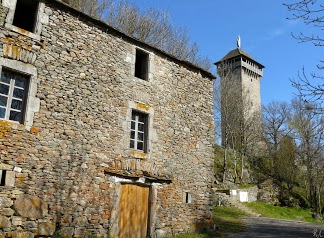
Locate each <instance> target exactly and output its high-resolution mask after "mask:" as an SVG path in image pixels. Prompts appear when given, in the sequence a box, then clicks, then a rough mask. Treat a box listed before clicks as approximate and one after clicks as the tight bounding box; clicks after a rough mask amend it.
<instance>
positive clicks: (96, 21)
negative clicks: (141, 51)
mask: <svg viewBox="0 0 324 238" xmlns="http://www.w3.org/2000/svg"><path fill="white" fill-rule="evenodd" d="M37 1H39V2H41V1H44V0H37ZM45 1H47V2H49V1H48V0H45ZM50 3H54V4H57V5H59V6H60V7H61V8H63V9H64V10H68V11H71V12H72V13H74V14H78V15H79V16H81V17H83V18H85V19H87V20H90V21H91V22H93V23H94V24H95V25H97V26H99V27H102V28H105V29H106V30H107V31H106V32H107V33H108V32H109V31H110V32H112V33H115V34H118V35H120V36H121V37H122V38H125V39H126V40H128V41H131V42H134V43H135V44H136V45H144V46H145V47H147V48H150V49H152V50H154V51H157V52H159V53H160V54H163V55H164V56H167V57H168V58H171V59H172V60H174V61H176V62H177V63H179V64H183V65H185V66H187V67H190V68H192V69H194V70H196V71H198V72H200V73H201V74H202V75H203V76H205V77H208V78H210V79H211V80H212V79H215V78H216V76H215V75H213V74H212V73H210V72H209V71H207V70H205V69H203V68H201V67H199V66H197V65H194V64H193V63H191V62H188V61H186V60H181V59H179V58H177V57H175V56H173V55H171V54H169V53H167V52H165V51H163V50H161V49H158V48H156V47H154V46H152V45H150V44H147V43H145V42H143V41H140V40H138V39H136V38H134V37H132V36H129V35H127V34H125V33H123V32H121V31H119V30H117V29H116V28H114V27H112V26H110V25H108V24H107V23H105V22H103V21H101V20H99V19H96V18H94V17H91V16H89V15H88V14H86V13H84V12H81V11H79V10H77V9H75V8H73V7H71V6H70V5H68V4H66V3H64V2H62V1H59V0H51V1H50Z"/></svg>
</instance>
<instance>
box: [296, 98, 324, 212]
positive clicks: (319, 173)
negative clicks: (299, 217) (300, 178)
mask: <svg viewBox="0 0 324 238" xmlns="http://www.w3.org/2000/svg"><path fill="white" fill-rule="evenodd" d="M304 104H305V102H304V101H303V100H301V99H300V98H298V99H295V100H293V102H292V106H293V116H292V118H291V121H290V126H291V128H292V129H293V132H294V137H295V140H296V144H297V147H298V149H297V153H298V157H299V160H300V162H301V164H302V165H304V166H305V178H306V181H307V183H306V185H307V190H308V199H309V201H310V203H311V205H312V207H313V208H314V210H315V211H316V212H317V213H320V210H321V195H322V194H323V192H324V191H323V189H324V188H323V186H321V185H322V184H323V177H324V161H323V156H324V155H323V148H324V118H323V116H322V115H319V114H316V113H314V112H313V111H312V110H308V109H307V107H306V106H305V105H304Z"/></svg>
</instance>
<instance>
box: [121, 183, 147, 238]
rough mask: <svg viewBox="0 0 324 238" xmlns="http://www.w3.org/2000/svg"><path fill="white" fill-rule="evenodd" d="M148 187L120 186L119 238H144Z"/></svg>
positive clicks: (145, 233)
mask: <svg viewBox="0 0 324 238" xmlns="http://www.w3.org/2000/svg"><path fill="white" fill-rule="evenodd" d="M149 190H150V189H149V187H143V186H139V185H134V184H123V185H121V197H120V214H119V221H118V226H119V236H118V237H119V238H145V237H146V235H147V224H148V213H149V209H148V204H149Z"/></svg>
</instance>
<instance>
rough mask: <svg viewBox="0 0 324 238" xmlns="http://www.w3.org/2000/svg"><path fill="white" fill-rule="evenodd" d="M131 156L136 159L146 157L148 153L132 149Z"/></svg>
mask: <svg viewBox="0 0 324 238" xmlns="http://www.w3.org/2000/svg"><path fill="white" fill-rule="evenodd" d="M130 154H131V156H132V157H134V158H136V159H148V157H149V154H148V153H145V152H143V151H138V150H132V151H131V152H130Z"/></svg>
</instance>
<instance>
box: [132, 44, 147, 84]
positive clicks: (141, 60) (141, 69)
mask: <svg viewBox="0 0 324 238" xmlns="http://www.w3.org/2000/svg"><path fill="white" fill-rule="evenodd" d="M148 69H149V55H148V53H146V52H144V51H142V50H139V49H136V58H135V77H137V78H140V79H143V80H148Z"/></svg>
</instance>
